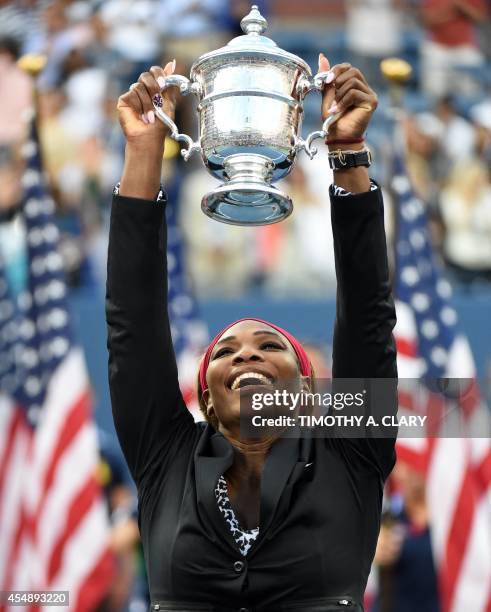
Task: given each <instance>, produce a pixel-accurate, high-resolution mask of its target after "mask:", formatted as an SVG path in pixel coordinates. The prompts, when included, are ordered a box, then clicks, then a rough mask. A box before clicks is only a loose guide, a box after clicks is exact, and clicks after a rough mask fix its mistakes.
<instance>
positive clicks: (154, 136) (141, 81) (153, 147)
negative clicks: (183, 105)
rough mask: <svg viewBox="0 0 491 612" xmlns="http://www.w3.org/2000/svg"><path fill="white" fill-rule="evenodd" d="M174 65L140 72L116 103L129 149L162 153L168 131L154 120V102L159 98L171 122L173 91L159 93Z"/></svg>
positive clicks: (171, 88) (158, 121)
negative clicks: (133, 146)
mask: <svg viewBox="0 0 491 612" xmlns="http://www.w3.org/2000/svg"><path fill="white" fill-rule="evenodd" d="M175 66H176V61H175V60H173V61H172V62H168V63H167V64H166V65H165V67H164V68H161V67H160V66H152V68H150V70H149V71H148V72H142V74H140V77H139V78H138V81H137V82H136V83H133V84H132V85H131V86H130V88H129V90H128V91H127V92H126V93H125V94H123V95H122V96H120V98H119V100H118V105H117V108H118V114H119V122H120V124H121V128H122V130H123V132H124V135H125V137H126V141H127V142H128V144H130V145H136V146H138V148H140V146H141V147H142V148H144V149H145V150H150V151H159V152H161V151H162V150H163V147H164V141H165V137H166V135H167V133H168V131H169V128H168V127H167V126H166V125H165V124H164V123H162V121H160V120H159V119H157V118H156V117H155V113H154V106H153V98H154V96H158V95H160V96H161V97H162V102H163V106H162V108H163V110H164V112H165V113H166V114H167V115H168V116H169V117H171V118H172V119H173V118H174V111H175V105H176V100H175V96H176V88H175V87H170V88H169V89H166V90H165V91H164V92H162V93H161V88H162V87H163V85H164V79H165V77H166V76H169V75H171V74H172V73H173V72H174V70H175Z"/></svg>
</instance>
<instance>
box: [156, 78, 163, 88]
mask: <svg viewBox="0 0 491 612" xmlns="http://www.w3.org/2000/svg"><path fill="white" fill-rule="evenodd" d="M157 83H158V84H159V87H160V89H164V87H165V78H164V77H163V76H159V77H157Z"/></svg>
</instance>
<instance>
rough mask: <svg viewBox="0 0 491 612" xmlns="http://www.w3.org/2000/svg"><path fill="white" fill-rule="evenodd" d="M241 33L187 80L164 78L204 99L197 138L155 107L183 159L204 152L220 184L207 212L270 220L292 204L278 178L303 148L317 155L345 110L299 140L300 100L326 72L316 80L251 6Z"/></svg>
mask: <svg viewBox="0 0 491 612" xmlns="http://www.w3.org/2000/svg"><path fill="white" fill-rule="evenodd" d="M241 27H242V30H243V31H244V35H242V36H238V37H237V38H234V39H233V40H231V41H230V42H229V43H228V44H227V45H226V46H225V47H222V48H221V49H217V50H215V51H211V52H209V53H206V54H205V55H202V56H201V57H200V58H198V59H197V60H196V61H195V62H194V64H193V66H192V67H191V74H190V79H188V78H186V77H184V76H179V75H172V76H169V77H166V79H165V80H166V83H165V86H164V88H163V89H165V88H167V87H170V86H178V87H179V89H180V92H181V93H182V94H184V95H187V94H189V93H193V94H195V95H196V96H197V98H198V100H199V105H198V113H199V134H200V135H199V141H198V142H193V141H192V139H191V138H190V137H189V136H187V135H186V134H180V133H179V130H178V128H177V126H176V124H175V123H174V122H173V121H172V120H171V119H170V118H169V117H168V116H167V115H166V114H165V113H164V112H163V110H162V109H161V108H159V106H157V105H155V113H156V115H157V117H159V119H161V121H163V122H164V123H165V124H166V125H168V126H169V128H170V130H171V136H172V137H173V138H174V139H175V140H178V141H181V142H184V143H185V145H186V148H184V149H183V150H182V151H181V153H182V155H183V157H184V159H185V160H187V159H189V157H190V156H191V155H192V153H194V152H195V151H199V152H200V153H201V156H202V159H203V161H204V163H205V166H206V168H207V169H208V171H209V172H210V173H211V174H212V175H213V176H215V177H216V178H217V179H219V180H220V181H222V182H221V184H220V185H218V186H217V187H216V189H214V190H213V191H210V192H209V193H207V194H206V195H205V196H204V197H203V199H202V201H201V208H202V210H203V212H204V213H205V214H206V215H208V216H209V217H212V218H213V219H216V220H217V221H222V222H224V223H230V224H233V225H267V224H270V223H276V222H278V221H281V220H282V219H285V218H286V217H288V216H289V215H290V214H291V212H292V209H293V203H292V201H291V199H290V198H289V197H288V195H287V194H285V193H283V192H282V191H280V190H279V189H277V188H276V187H274V185H273V183H274V182H276V181H278V180H279V179H281V178H283V177H284V176H286V175H287V174H288V173H289V172H290V170H291V169H292V167H293V164H294V162H295V156H296V154H297V152H298V151H301V150H302V149H303V150H305V152H306V153H307V155H309V157H310V158H311V159H312V157H313V156H314V155H315V154H316V152H317V150H316V148H315V147H313V146H312V141H313V140H314V139H316V138H325V137H326V136H327V132H328V129H329V127H330V125H331V124H332V123H334V121H336V120H337V119H338V118H339V116H340V113H336V114H333V115H330V116H329V117H327V119H326V120H325V122H324V124H323V126H322V129H321V130H319V131H316V132H312V133H311V134H309V135H308V136H307V138H306V139H305V140H304V139H303V138H302V137H301V126H302V115H303V100H304V98H305V96H306V95H307V94H308V93H309V92H310V91H312V90H317V91H321V90H322V87H323V84H324V82H325V78H326V75H327V73H326V72H323V73H318V74H317V75H315V76H314V77H313V76H312V72H311V70H310V67H309V66H308V64H307V63H306V62H304V61H303V60H302V59H301V58H300V57H297V56H296V55H293V54H292V53H288V52H287V51H284V50H283V49H280V48H279V47H278V46H277V45H276V43H275V42H274V41H272V40H271V39H270V38H267V37H266V36H263V32H264V31H265V30H266V28H267V21H266V19H264V17H263V16H262V15H261V13H260V12H259V11H258V9H257V7H256V6H253V7H252V9H251V12H250V13H249V14H248V15H247V16H246V17H244V19H242V21H241Z"/></svg>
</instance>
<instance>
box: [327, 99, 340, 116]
mask: <svg viewBox="0 0 491 612" xmlns="http://www.w3.org/2000/svg"><path fill="white" fill-rule="evenodd" d="M338 110H339V108H338V105H337V104H336V102H333V103H332V104H331V108H330V109H329V110H328V111H327V112H328V113H329V114H330V115H334V113H337V112H338Z"/></svg>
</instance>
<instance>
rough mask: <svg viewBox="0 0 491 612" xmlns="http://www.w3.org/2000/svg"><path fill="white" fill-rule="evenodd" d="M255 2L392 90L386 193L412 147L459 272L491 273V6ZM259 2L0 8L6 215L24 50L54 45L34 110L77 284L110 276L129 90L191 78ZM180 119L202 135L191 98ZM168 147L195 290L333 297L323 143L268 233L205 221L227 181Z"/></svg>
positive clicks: (290, 40) (28, 93)
mask: <svg viewBox="0 0 491 612" xmlns="http://www.w3.org/2000/svg"><path fill="white" fill-rule="evenodd" d="M259 4H260V9H261V10H262V11H263V12H264V13H265V14H266V15H267V17H268V19H269V21H270V24H271V27H270V30H269V31H268V34H269V35H270V36H272V37H273V38H274V39H275V40H277V41H278V43H279V44H280V46H283V47H285V48H287V49H288V50H289V51H292V52H294V53H298V54H299V55H301V56H302V57H303V58H304V59H306V60H307V61H308V62H309V63H310V64H311V67H312V69H313V71H315V69H316V59H317V52H318V51H319V50H320V49H322V50H323V51H324V52H325V53H326V54H327V56H328V57H330V58H331V60H332V62H336V61H346V60H347V61H351V62H352V63H354V64H355V65H358V66H360V68H361V69H362V70H363V71H365V73H366V74H367V76H368V78H369V81H370V82H371V83H373V86H374V87H375V88H376V90H377V92H378V94H379V97H380V107H379V110H378V111H377V115H376V119H375V121H374V125H373V127H372V129H371V131H370V133H369V134H368V141H369V144H370V146H371V147H372V149H373V151H374V153H375V158H376V165H375V166H374V173H375V176H376V178H377V179H378V180H379V181H381V182H382V184H383V185H384V186H385V187H386V191H387V200H388V202H391V198H390V176H391V167H392V163H393V160H394V154H395V153H396V152H397V149H398V148H399V149H402V148H403V147H404V144H405V145H406V146H407V162H408V171H409V173H410V176H411V179H412V182H413V186H414V188H415V190H416V192H417V194H418V195H420V196H421V197H422V198H423V199H424V201H425V202H426V204H427V207H428V211H429V214H430V218H431V222H432V233H433V238H434V242H435V245H436V246H437V248H438V251H439V253H440V254H441V257H442V260H443V261H444V262H445V264H446V265H447V267H448V270H449V272H450V274H451V276H452V278H453V279H454V280H455V282H456V283H461V284H465V285H468V284H474V283H481V282H484V283H486V282H490V281H491V182H490V172H489V170H490V164H491V102H489V99H487V98H486V96H487V94H488V93H489V90H490V89H491V63H490V55H489V54H490V51H491V49H490V45H489V40H490V37H489V35H488V34H489V15H488V11H487V9H488V6H487V4H488V3H487V2H486V1H485V0H442V1H440V0H439V1H435V0H346V1H344V2H342V1H334V0H326V2H325V3H323V6H322V10H320V9H319V3H316V2H310V4H309V1H308V0H306V1H305V2H304V3H302V6H301V7H298V3H293V2H289V1H284V2H278V1H276V2H275V1H273V0H269V2H266V1H264V2H262V3H259ZM310 5H311V6H310ZM249 8H250V6H249V2H246V1H242V0H106V1H103V0H92V1H84V2H79V1H73V0H41V1H37V2H35V1H33V0H18V1H17V2H0V90H1V99H2V112H1V113H0V179H1V181H0V184H1V189H0V215H1V216H2V219H3V220H4V221H5V220H7V221H8V220H9V218H10V217H13V211H14V210H15V207H16V205H17V203H18V201H19V199H20V198H21V197H22V189H21V183H20V178H21V174H22V162H21V161H20V153H19V152H20V144H21V143H22V141H23V139H24V134H25V129H26V117H27V116H28V112H29V109H30V108H31V107H32V102H33V91H32V81H31V78H30V77H28V76H27V75H26V74H24V73H23V72H22V71H21V70H20V69H19V68H18V67H17V65H16V60H17V59H18V58H19V57H20V56H21V55H23V54H26V53H43V54H45V55H46V56H47V64H46V67H45V69H44V70H43V72H42V73H41V75H40V77H39V79H38V82H37V95H36V108H37V113H38V117H39V125H40V132H41V137H42V142H43V147H44V163H45V169H46V171H47V174H48V177H49V181H50V185H51V189H52V192H53V194H54V196H55V199H56V203H57V217H58V222H59V226H60V229H61V231H62V235H63V256H64V261H65V267H66V269H67V273H68V277H69V280H70V283H71V285H72V286H74V287H80V286H96V287H103V283H104V275H105V250H106V243H107V224H108V208H109V203H110V197H111V191H112V188H113V186H114V184H115V183H116V182H117V181H118V178H119V174H120V171H121V166H122V158H123V152H124V143H123V140H122V135H121V132H120V129H119V126H118V121H117V115H116V101H117V98H118V96H119V95H120V94H121V93H122V92H123V91H124V90H125V89H127V88H128V86H129V85H130V84H131V83H132V82H134V81H135V80H136V79H137V78H138V75H139V74H140V72H142V71H144V70H146V69H147V68H148V67H149V66H151V65H154V64H161V63H162V62H163V61H167V60H169V59H172V58H174V57H175V58H176V59H177V70H176V72H177V73H181V74H189V69H190V66H191V64H192V62H193V61H194V60H195V59H196V58H197V57H199V56H200V55H201V54H203V53H204V52H206V51H209V50H211V49H214V48H217V47H220V46H222V45H223V44H226V42H227V41H228V40H230V39H231V38H232V37H234V36H236V35H238V34H240V28H239V25H238V24H239V21H240V18H241V17H242V16H243V15H245V14H247V12H248V10H249ZM316 11H317V12H316ZM298 17H302V19H301V20H299V19H298ZM375 31H376V32H377V35H376V36H374V35H373V33H374V32H375ZM394 55H397V56H400V57H404V58H406V59H408V60H409V61H410V63H411V64H412V66H413V76H412V79H411V80H410V82H409V84H408V86H407V88H406V89H405V90H404V92H402V95H400V96H399V98H400V100H399V103H400V104H402V105H404V106H405V107H406V109H407V115H406V118H405V119H404V120H403V121H402V123H401V125H402V127H403V133H404V139H402V137H401V130H400V129H399V128H396V126H395V123H394V121H393V118H392V115H391V113H390V107H391V104H393V102H394V99H395V97H396V96H395V95H394V91H393V88H391V87H389V85H388V83H387V82H386V81H385V80H384V78H383V77H382V75H381V72H380V70H379V64H380V60H381V59H383V58H385V57H388V56H394ZM305 117H306V118H305V124H306V125H304V130H307V129H309V128H311V129H315V127H316V126H317V125H318V124H319V122H320V117H319V110H318V99H315V97H314V96H311V100H309V101H308V104H306V113H305ZM177 123H178V124H179V125H180V126H181V127H182V129H183V131H186V132H188V133H191V135H196V131H197V121H196V112H195V108H193V106H192V103H191V101H190V100H189V99H187V98H186V99H183V100H182V103H181V104H180V107H179V110H178V113H177ZM394 132H397V134H398V136H397V137H394ZM165 157H166V159H165V162H164V170H163V172H164V176H163V181H164V183H165V185H166V186H167V187H168V189H169V192H170V193H171V194H172V197H173V198H174V200H175V203H176V205H178V206H179V216H180V219H181V223H182V228H183V231H184V234H185V237H186V240H187V244H188V249H187V266H188V270H189V274H190V277H191V279H192V281H193V283H194V286H195V290H196V292H197V295H198V297H201V298H207V297H210V296H214V297H221V296H224V297H229V296H237V295H241V294H244V293H245V292H246V293H247V292H251V291H258V290H259V291H263V292H265V293H266V294H268V295H274V296H276V295H280V296H285V295H289V296H291V295H298V296H305V295H307V296H325V295H328V294H330V293H332V292H333V291H334V288H335V274H334V262H333V254H332V248H331V242H332V239H331V230H330V222H329V216H330V212H329V202H328V196H327V190H328V186H329V184H330V182H331V180H332V177H331V176H330V174H329V172H326V159H325V153H324V156H323V154H322V153H321V154H319V155H318V157H317V158H316V159H315V160H314V161H312V162H311V161H310V160H308V159H306V157H304V156H302V155H301V156H299V159H298V163H297V165H296V168H295V170H294V172H293V173H292V174H291V175H290V177H288V178H287V179H286V180H285V184H284V185H283V186H282V188H283V189H285V190H286V191H287V192H288V193H289V194H290V195H291V196H292V198H293V200H294V204H295V212H294V214H293V215H292V217H291V218H290V219H289V220H288V221H286V222H285V223H282V224H279V225H276V226H271V227H264V228H260V229H258V230H244V229H242V228H239V229H238V228H232V227H225V226H220V225H218V224H217V223H215V222H212V221H209V220H208V219H207V218H205V217H204V215H202V213H201V211H200V201H201V197H202V195H203V194H204V193H205V192H206V191H208V190H209V189H211V188H212V187H213V186H214V185H215V181H214V180H213V179H212V178H211V177H209V176H208V174H207V173H206V171H205V170H204V168H203V165H202V163H201V162H200V161H197V162H194V163H188V164H186V163H184V162H183V161H182V160H181V158H180V156H179V151H178V147H177V146H176V144H175V143H174V142H171V141H169V142H168V144H167V147H166V154H165ZM395 204H396V203H395V202H392V205H395ZM9 215H10V216H9ZM390 218H391V215H388V230H389V235H390V236H392V234H393V231H392V230H393V228H392V227H391V222H390ZM4 226H5V223H2V224H0V232H2V235H3V237H4V242H5V243H6V247H5V248H6V250H7V251H8V253H9V257H10V258H11V259H12V260H13V261H14V263H15V257H16V239H15V235H16V234H15V232H9V234H8V237H7V236H6V232H5V230H4V229H3V230H2V227H4ZM19 231H20V229H19ZM7 243H8V244H7ZM19 243H20V240H19ZM11 268H12V269H14V270H15V265H12V266H11Z"/></svg>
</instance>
